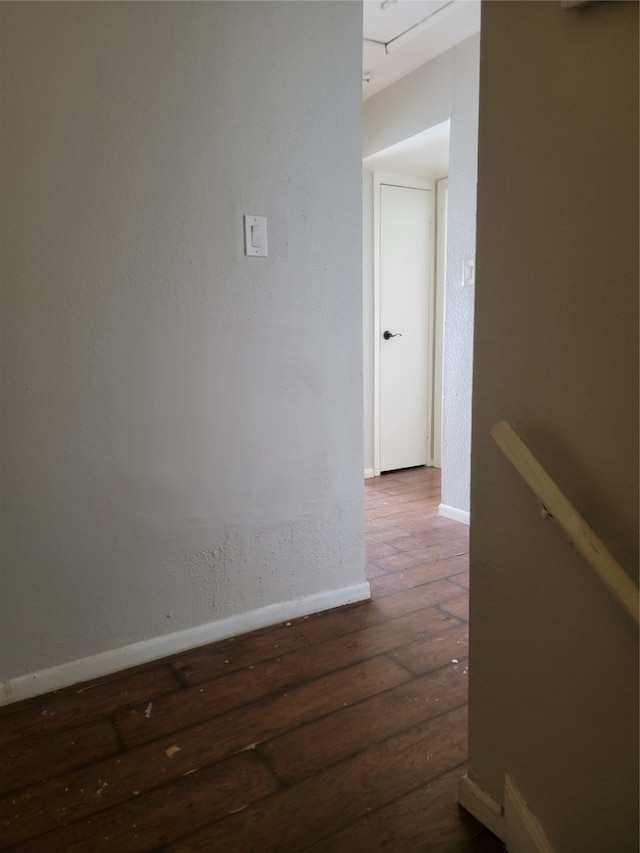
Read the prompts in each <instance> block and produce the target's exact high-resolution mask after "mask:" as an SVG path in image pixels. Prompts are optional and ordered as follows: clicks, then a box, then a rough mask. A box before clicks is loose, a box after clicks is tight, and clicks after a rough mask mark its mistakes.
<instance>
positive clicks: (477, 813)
mask: <svg viewBox="0 0 640 853" xmlns="http://www.w3.org/2000/svg"><path fill="white" fill-rule="evenodd" d="M458 802H459V803H460V805H461V806H462V807H463V808H464V809H466V810H467V811H468V812H469V813H470V814H472V815H473V816H474V817H475V818H476V819H477V820H479V821H480V823H481V824H483V825H484V826H486V827H487V829H488V830H490V831H491V832H493V834H494V835H497V836H498V838H499V839H500V840H501V841H504V845H505V847H506V848H507V850H508V851H509V853H553V848H552V847H551V844H550V843H549V839H548V838H547V836H546V835H545V833H544V830H543V829H542V826H541V825H540V822H539V821H538V818H537V817H536V816H535V815H534V814H533V812H532V811H531V810H530V809H529V807H528V806H527V804H526V802H525V800H524V797H523V796H522V794H521V793H520V791H519V790H518V787H517V785H516V784H515V783H514V781H513V779H512V778H511V776H509V775H508V774H507V775H506V776H505V783H504V806H501V805H500V803H499V802H498V801H497V800H494V799H493V797H491V796H490V795H489V794H487V792H486V791H485V790H483V789H482V788H481V787H480V786H479V785H478V783H477V782H474V781H473V779H470V778H469V777H468V776H463V778H462V779H461V780H460V787H459V788H458Z"/></svg>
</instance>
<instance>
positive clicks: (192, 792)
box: [0, 468, 504, 853]
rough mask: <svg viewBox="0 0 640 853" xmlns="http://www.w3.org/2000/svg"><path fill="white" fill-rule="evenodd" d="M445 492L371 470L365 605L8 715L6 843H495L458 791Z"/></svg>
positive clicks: (2, 724) (2, 808)
mask: <svg viewBox="0 0 640 853" xmlns="http://www.w3.org/2000/svg"><path fill="white" fill-rule="evenodd" d="M439 487H440V472H439V471H438V470H437V469H428V468H419V469H410V470H406V471H396V472H392V473H390V474H386V475H384V476H382V477H376V478H373V479H370V480H367V481H366V483H365V503H366V516H367V551H368V556H367V560H368V562H367V577H368V579H369V582H370V586H371V590H372V601H370V602H361V603H359V604H354V605H350V606H347V607H342V608H336V609H335V610H332V611H327V612H324V613H322V614H315V615H311V616H308V617H304V618H300V619H294V620H291V621H290V622H287V623H286V624H280V625H276V626H273V627H270V628H264V629H261V630H259V631H255V632H252V633H251V634H247V635H245V636H240V637H235V638H232V639H230V640H225V641H222V642H220V643H214V644H211V645H209V646H205V647H201V648H198V649H194V650H192V651H190V652H185V653H181V654H179V655H175V656H172V657H170V658H168V659H166V660H165V661H159V662H156V663H150V664H145V665H142V666H140V667H137V668H135V669H132V670H129V671H127V672H123V673H114V674H112V675H109V676H106V677H104V678H101V679H96V680H94V681H91V682H87V683H85V684H82V685H77V686H76V687H73V688H69V689H67V690H63V691H59V692H58V693H55V694H51V695H50V696H45V697H39V698H36V699H32V700H27V701H25V702H23V703H21V704H20V705H16V706H12V707H11V706H10V707H8V708H5V709H2V710H0V756H1V757H0V762H3V764H4V766H5V768H6V769H7V773H6V774H5V776H4V777H3V779H2V780H1V781H2V782H5V786H6V785H9V786H11V790H9V789H8V788H6V787H5V790H7V793H6V794H5V796H0V849H3V850H5V849H11V850H29V851H45V850H46V851H47V853H58V851H60V853H68V851H69V853H73V851H83V853H84V851H87V853H90V851H93V850H104V851H112V850H113V851H116V853H124V851H127V850H155V851H156V853H168V851H169V850H206V851H213V853H228V852H229V853H232V851H238V853H250V851H256V853H258V851H259V853H263V852H264V851H273V853H287V851H291V853H293V851H302V850H307V849H310V850H315V851H316V853H320V851H334V850H335V851H338V853H340V851H342V850H344V851H345V853H346V851H347V850H349V851H353V853H360V851H362V853H364V851H366V853H376V851H378V850H383V851H389V853H396V851H398V852H399V851H416V853H417V851H422V853H424V851H431V853H499V851H502V853H503V851H504V846H503V845H502V844H500V842H498V840H497V839H495V837H494V836H492V835H491V834H490V833H489V832H488V831H487V830H485V829H484V828H482V827H481V825H480V824H478V823H477V822H476V821H475V820H474V819H473V818H471V817H470V816H469V815H467V814H466V813H464V812H463V811H461V810H460V809H459V808H458V806H457V805H456V804H455V797H456V790H457V784H458V781H459V779H460V778H461V777H462V775H463V773H464V764H463V762H464V760H465V755H466V742H465V739H466V722H465V719H466V718H465V713H466V682H467V677H468V660H467V636H468V625H467V619H468V528H467V527H465V526H464V525H461V524H460V523H458V522H454V521H451V520H450V519H445V518H441V517H439V516H438V506H439V501H440V491H439ZM456 661H457V663H456ZM7 780H8V781H7ZM38 780H44V781H38Z"/></svg>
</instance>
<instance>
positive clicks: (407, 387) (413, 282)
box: [379, 179, 433, 471]
mask: <svg viewBox="0 0 640 853" xmlns="http://www.w3.org/2000/svg"><path fill="white" fill-rule="evenodd" d="M404 180H405V182H406V181H407V179H404ZM415 183H416V184H418V186H407V185H406V183H405V185H404V186H399V185H396V184H395V183H389V182H380V184H379V188H380V190H379V191H380V196H379V222H380V232H379V289H380V292H379V306H380V308H379V321H380V323H379V335H380V339H379V354H380V355H379V364H380V371H379V377H380V379H379V382H380V387H379V406H380V411H379V416H380V431H379V432H380V470H381V471H392V470H396V469H398V468H409V467H412V466H415V465H426V464H429V463H430V462H431V453H432V444H431V434H430V433H431V430H430V423H431V417H432V412H431V406H430V400H431V395H432V391H433V389H432V387H430V386H431V385H432V382H431V381H430V376H433V353H432V349H433V334H432V326H433V313H432V312H433V288H432V285H431V277H432V266H433V251H432V219H433V214H432V211H433V189H432V185H431V187H430V182H427V181H415ZM421 184H422V186H421Z"/></svg>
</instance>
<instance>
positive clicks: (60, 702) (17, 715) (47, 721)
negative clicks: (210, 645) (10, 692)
mask: <svg viewBox="0 0 640 853" xmlns="http://www.w3.org/2000/svg"><path fill="white" fill-rule="evenodd" d="M178 686H179V682H178V681H177V679H176V677H175V676H174V675H173V673H172V672H171V670H170V669H169V667H167V666H156V667H154V668H153V669H147V670H145V671H143V672H136V673H134V674H132V675H130V676H127V677H125V678H121V679H118V680H116V681H108V682H103V683H98V684H95V685H94V686H82V687H78V688H73V689H71V690H65V691H60V692H58V693H50V694H48V696H46V697H44V699H41V700H40V702H39V703H38V705H37V706H36V707H32V708H29V709H26V710H24V711H22V712H17V711H14V713H12V714H7V715H3V716H0V750H4V749H6V748H7V747H8V746H9V744H10V743H11V742H12V741H15V740H17V739H19V738H32V737H38V738H39V737H42V735H45V734H49V733H52V732H55V731H58V730H60V729H65V728H70V727H77V726H79V725H80V724H82V723H86V722H89V721H91V720H94V719H96V718H98V717H105V716H109V715H110V714H113V713H115V712H116V711H119V710H121V709H123V708H127V707H128V706H129V705H136V704H137V703H138V702H142V701H147V702H148V701H150V700H152V699H154V698H155V697H156V696H161V695H162V694H164V693H170V692H171V691H173V690H175V689H176V687H178ZM10 708H11V706H9V709H10ZM9 709H7V710H9Z"/></svg>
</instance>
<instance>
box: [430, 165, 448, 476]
mask: <svg viewBox="0 0 640 853" xmlns="http://www.w3.org/2000/svg"><path fill="white" fill-rule="evenodd" d="M448 196H449V178H448V177H446V178H440V179H439V180H438V181H436V292H435V306H436V310H435V337H434V353H433V464H434V466H435V467H436V468H442V410H443V401H442V394H443V389H442V362H443V353H444V296H445V286H446V280H447V229H448V216H447V207H448V201H449V197H448Z"/></svg>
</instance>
